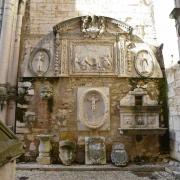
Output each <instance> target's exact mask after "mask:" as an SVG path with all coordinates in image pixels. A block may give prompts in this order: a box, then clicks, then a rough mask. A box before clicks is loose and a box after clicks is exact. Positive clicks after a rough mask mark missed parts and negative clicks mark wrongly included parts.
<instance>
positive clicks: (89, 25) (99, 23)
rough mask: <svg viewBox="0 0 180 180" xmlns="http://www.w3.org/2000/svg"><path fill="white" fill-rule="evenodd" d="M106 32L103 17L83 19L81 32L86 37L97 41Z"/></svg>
mask: <svg viewBox="0 0 180 180" xmlns="http://www.w3.org/2000/svg"><path fill="white" fill-rule="evenodd" d="M105 30H106V25H105V18H104V17H103V16H86V17H82V27H81V31H82V33H83V34H84V37H87V38H91V39H95V38H97V37H99V36H100V35H102V34H103V33H104V32H105Z"/></svg>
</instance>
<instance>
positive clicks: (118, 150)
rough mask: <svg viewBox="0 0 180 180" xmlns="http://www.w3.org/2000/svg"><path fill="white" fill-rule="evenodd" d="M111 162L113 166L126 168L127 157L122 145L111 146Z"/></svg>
mask: <svg viewBox="0 0 180 180" xmlns="http://www.w3.org/2000/svg"><path fill="white" fill-rule="evenodd" d="M111 161H112V163H113V164H115V166H126V165H127V163H128V155H127V152H126V150H125V148H124V144H121V143H116V144H113V146H112V152H111Z"/></svg>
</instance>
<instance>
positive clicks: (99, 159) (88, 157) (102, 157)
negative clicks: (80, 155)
mask: <svg viewBox="0 0 180 180" xmlns="http://www.w3.org/2000/svg"><path fill="white" fill-rule="evenodd" d="M85 163H86V164H106V146H105V138H104V137H85Z"/></svg>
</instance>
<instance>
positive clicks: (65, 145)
mask: <svg viewBox="0 0 180 180" xmlns="http://www.w3.org/2000/svg"><path fill="white" fill-rule="evenodd" d="M75 152H76V144H75V142H73V141H70V140H64V141H60V142H59V157H60V159H61V161H62V163H63V164H64V165H67V166H69V165H71V163H72V162H73V161H74V159H75Z"/></svg>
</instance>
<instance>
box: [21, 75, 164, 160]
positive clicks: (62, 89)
mask: <svg viewBox="0 0 180 180" xmlns="http://www.w3.org/2000/svg"><path fill="white" fill-rule="evenodd" d="M137 82H140V81H139V80H137ZM44 83H47V81H41V80H35V81H33V82H32V86H33V88H34V92H35V94H34V96H33V97H32V98H31V100H30V102H31V103H30V104H29V107H28V111H29V112H32V111H33V112H35V115H36V118H35V119H34V120H33V119H32V116H29V119H28V118H27V119H25V121H24V122H21V123H20V121H22V120H20V116H19V119H18V121H17V134H18V137H19V138H21V139H22V140H23V141H24V142H25V144H26V154H25V160H31V161H32V160H33V161H34V160H35V158H36V156H37V155H38V142H39V140H38V138H37V135H38V134H41V133H48V134H54V135H55V137H54V138H53V139H52V143H53V152H52V156H53V160H54V161H53V162H59V160H58V159H59V158H58V143H59V140H67V139H69V140H73V141H75V142H76V143H77V144H78V151H77V162H83V158H84V156H83V155H82V154H83V153H84V137H85V136H103V137H105V139H106V148H107V160H108V161H110V153H111V147H112V144H113V143H115V142H121V143H124V144H125V147H126V149H127V151H128V155H129V158H130V159H131V160H134V161H136V160H140V159H144V160H148V158H149V160H150V159H151V160H155V159H156V158H157V157H158V155H159V153H160V151H161V150H160V149H161V147H160V146H161V144H160V141H159V140H160V139H159V136H158V135H153V134H152V135H145V136H136V135H121V134H120V131H119V130H118V128H120V116H119V110H118V105H119V101H120V100H121V99H122V98H123V97H124V96H125V95H127V93H128V92H129V90H131V89H133V88H134V86H136V85H137V84H136V83H135V84H134V85H133V84H132V83H131V80H130V79H129V78H123V79H118V78H110V77H109V78H102V77H101V78H98V77H96V78H93V77H92V78H91V77H89V78H61V79H60V80H53V81H52V80H51V81H50V84H51V85H52V86H53V92H54V93H53V94H54V95H53V101H51V102H49V103H50V104H49V105H50V107H51V108H52V109H51V108H48V102H46V101H44V100H42V99H41V98H40V96H39V93H40V89H41V87H42V86H43V85H44ZM141 83H143V82H141ZM147 83H155V86H156V87H158V84H159V80H158V79H156V80H148V81H147ZM92 86H93V87H109V90H110V130H99V129H97V130H96V129H87V130H83V131H82V130H80V129H79V128H78V125H77V124H78V123H77V90H78V87H92ZM154 90H155V89H154ZM155 91H156V90H155ZM149 93H152V94H156V93H155V92H153V90H152V92H149ZM154 98H157V97H154ZM19 110H20V109H17V114H18V115H19V114H20V111H19ZM63 115H64V117H63ZM62 118H64V120H63V119H62ZM160 127H164V122H163V121H160ZM152 144H153V146H152ZM138 158H139V159H138Z"/></svg>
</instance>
